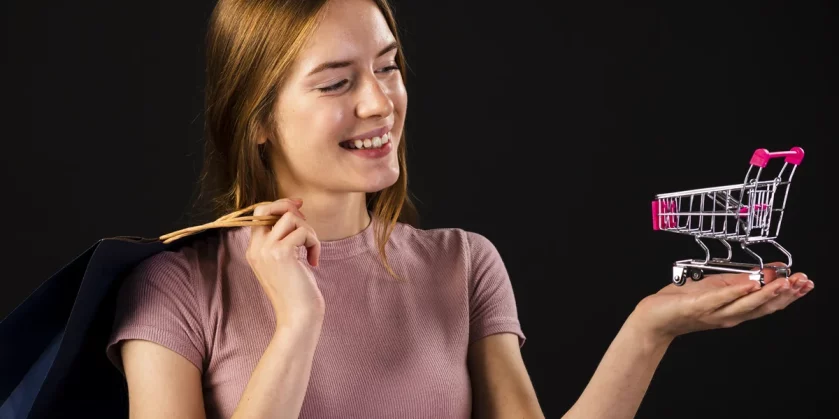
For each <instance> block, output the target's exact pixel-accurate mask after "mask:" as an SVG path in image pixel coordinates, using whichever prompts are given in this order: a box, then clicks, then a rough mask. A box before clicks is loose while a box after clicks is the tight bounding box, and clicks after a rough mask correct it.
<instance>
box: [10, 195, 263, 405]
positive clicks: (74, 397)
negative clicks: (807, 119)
mask: <svg viewBox="0 0 839 419" xmlns="http://www.w3.org/2000/svg"><path fill="white" fill-rule="evenodd" d="M257 205H259V204H255V205H252V206H250V207H248V208H244V209H242V210H238V211H236V212H234V213H231V214H228V215H225V216H223V217H221V218H219V219H218V220H216V221H214V222H212V223H208V224H204V225H201V226H196V227H190V228H187V229H184V230H180V231H177V232H174V233H169V234H167V235H164V236H161V237H159V238H143V237H130V236H121V237H112V238H104V239H101V240H99V241H97V242H96V243H95V244H94V245H93V246H91V247H90V248H89V249H87V250H86V251H84V252H83V253H81V254H80V255H78V256H77V257H76V258H75V259H74V260H72V261H71V262H70V263H68V264H67V265H65V266H64V267H63V268H61V269H59V270H58V272H56V273H55V274H54V275H52V276H51V277H50V278H49V279H47V280H46V281H44V282H43V283H42V284H41V285H40V286H39V287H38V288H37V289H36V290H35V291H33V292H32V293H31V294H30V295H29V296H28V297H27V298H26V299H25V300H24V301H23V302H22V303H21V304H20V305H18V306H17V307H16V308H15V309H14V310H13V311H12V312H11V313H10V314H9V315H8V316H7V317H6V318H5V319H3V320H2V322H0V419H24V418H25V419H35V418H51V417H66V416H75V415H77V414H83V415H84V416H86V417H108V418H116V417H127V415H128V396H127V387H126V385H125V380H124V378H123V377H122V375H121V374H120V373H119V371H118V370H117V369H116V368H114V366H113V365H112V364H111V363H110V361H109V360H108V358H107V356H106V354H105V346H106V345H107V341H108V338H109V337H110V334H111V328H112V325H113V317H114V312H115V308H116V307H115V302H116V296H117V293H118V291H119V288H120V285H121V284H122V281H123V279H124V278H125V276H126V275H127V274H128V273H130V272H131V270H132V269H133V268H134V267H135V266H137V265H138V264H139V263H140V262H142V261H143V260H145V259H146V258H149V257H151V256H153V255H154V254H156V253H159V252H161V251H164V250H175V248H176V247H177V246H183V245H186V244H188V243H190V242H191V241H192V240H194V239H197V238H200V237H202V236H204V235H206V234H209V231H210V230H212V229H214V228H224V227H236V226H249V225H270V224H273V223H274V222H275V221H276V220H277V217H275V216H262V217H254V216H242V214H244V213H247V212H249V211H251V210H252V209H253V208H255V207H256V206H257ZM188 236H189V237H190V238H189V239H185V238H186V237H188Z"/></svg>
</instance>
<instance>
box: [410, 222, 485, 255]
mask: <svg viewBox="0 0 839 419" xmlns="http://www.w3.org/2000/svg"><path fill="white" fill-rule="evenodd" d="M394 233H395V234H394V237H395V240H396V241H397V242H401V243H404V244H406V245H408V246H410V245H414V246H419V247H423V248H428V249H434V250H435V251H441V250H442V251H459V252H461V253H462V254H463V255H465V256H469V257H476V256H481V255H484V254H487V253H489V254H497V249H496V247H495V244H494V243H493V242H492V241H491V240H490V239H489V238H487V237H486V236H485V235H483V234H481V233H478V232H476V231H472V230H468V229H464V228H460V227H437V228H420V227H415V226H412V225H410V224H403V223H397V225H396V228H395V229H394Z"/></svg>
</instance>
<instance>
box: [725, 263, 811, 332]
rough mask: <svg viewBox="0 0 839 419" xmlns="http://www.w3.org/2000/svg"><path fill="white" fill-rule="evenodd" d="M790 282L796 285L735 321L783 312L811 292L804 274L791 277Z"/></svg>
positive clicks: (809, 282)
mask: <svg viewBox="0 0 839 419" xmlns="http://www.w3.org/2000/svg"><path fill="white" fill-rule="evenodd" d="M790 282H791V283H793V282H794V283H795V284H797V285H791V286H790V288H788V289H786V290H784V291H782V292H781V294H780V295H779V296H778V297H776V298H774V299H771V300H769V301H768V302H767V303H764V304H763V305H761V306H759V307H757V308H756V309H754V310H752V311H750V312H748V313H746V314H744V315H743V316H742V317H740V318H739V319H738V320H737V322H742V321H746V320H753V319H756V318H758V317H762V316H765V315H767V314H772V313H774V312H776V311H778V310H783V309H785V308H787V307H788V306H789V305H790V304H792V303H793V302H795V301H796V300H798V299H799V298H801V297H802V296H804V295H805V294H807V293H808V292H809V291H810V290H812V287H811V286H810V284H811V281H809V280H808V279H807V276H806V275H804V274H795V275H793V276H791V277H790Z"/></svg>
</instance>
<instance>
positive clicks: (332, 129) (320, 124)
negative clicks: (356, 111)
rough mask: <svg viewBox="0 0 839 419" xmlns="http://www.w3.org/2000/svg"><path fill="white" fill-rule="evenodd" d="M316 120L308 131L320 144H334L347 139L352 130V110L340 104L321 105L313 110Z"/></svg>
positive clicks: (309, 126) (314, 119)
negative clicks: (348, 132)
mask: <svg viewBox="0 0 839 419" xmlns="http://www.w3.org/2000/svg"><path fill="white" fill-rule="evenodd" d="M311 112H312V115H313V116H314V118H312V119H313V120H312V121H311V124H309V125H308V129H310V130H311V131H312V134H313V135H314V136H317V139H318V140H319V142H326V143H329V144H334V143H337V142H339V141H341V139H343V138H345V137H346V136H347V135H348V134H347V130H349V129H352V109H351V108H348V107H347V106H344V105H342V104H340V103H339V102H335V103H330V104H321V105H320V106H317V107H315V109H312V110H311Z"/></svg>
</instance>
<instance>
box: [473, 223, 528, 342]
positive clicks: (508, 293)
mask: <svg viewBox="0 0 839 419" xmlns="http://www.w3.org/2000/svg"><path fill="white" fill-rule="evenodd" d="M466 234H467V236H466V237H467V241H468V245H469V257H470V269H469V271H470V272H469V343H470V344H471V343H472V342H474V341H476V340H478V339H480V338H483V337H485V336H489V335H492V334H496V333H503V332H510V333H514V334H516V335H517V336H518V338H519V347H522V346H524V342H525V340H526V338H525V335H524V332H523V331H522V328H521V323H520V322H519V318H518V311H517V307H516V299H515V295H514V294H513V285H512V283H511V282H510V277H509V275H508V273H507V268H506V267H505V266H504V262H503V261H502V260H501V255H500V254H499V253H498V250H497V249H496V248H495V246H494V245H493V244H492V242H490V241H489V239H487V238H486V237H484V236H482V235H480V234H477V233H472V232H467V233H466Z"/></svg>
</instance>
